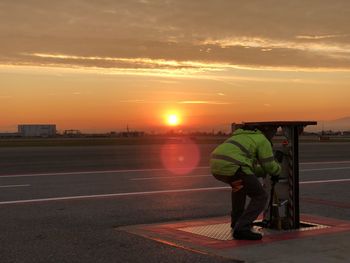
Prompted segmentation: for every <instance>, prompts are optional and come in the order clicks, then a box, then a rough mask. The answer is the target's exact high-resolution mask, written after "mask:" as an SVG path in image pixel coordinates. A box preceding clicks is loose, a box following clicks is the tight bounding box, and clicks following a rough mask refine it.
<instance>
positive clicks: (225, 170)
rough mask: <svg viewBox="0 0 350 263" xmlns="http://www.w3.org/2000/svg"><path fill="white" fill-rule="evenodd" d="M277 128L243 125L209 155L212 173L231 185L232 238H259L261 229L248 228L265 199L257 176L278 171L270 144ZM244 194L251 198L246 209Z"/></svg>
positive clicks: (276, 175) (261, 208)
mask: <svg viewBox="0 0 350 263" xmlns="http://www.w3.org/2000/svg"><path fill="white" fill-rule="evenodd" d="M276 131H277V127H271V126H248V125H243V126H242V128H240V129H237V130H236V131H235V132H234V133H233V135H232V136H231V137H230V138H229V139H228V140H226V141H225V142H224V143H222V144H221V145H219V146H218V147H216V149H215V150H214V151H213V153H212V155H211V160H210V167H211V172H212V174H213V176H214V177H215V178H216V179H218V180H220V181H223V182H225V183H227V184H229V185H230V186H231V187H232V214H231V227H232V228H233V237H234V238H235V239H247V240H260V239H261V238H262V235H261V234H260V233H256V232H253V231H251V227H252V223H253V222H254V220H256V218H257V217H258V216H259V214H260V213H261V212H262V211H263V210H264V208H265V205H266V202H267V199H268V194H267V193H266V191H265V190H264V189H263V187H262V185H261V183H260V182H259V180H258V178H257V177H259V176H265V175H266V174H270V175H271V176H272V177H273V178H274V179H276V178H278V176H279V174H280V173H281V170H282V169H281V165H280V164H279V163H277V162H276V161H275V158H274V156H273V150H272V144H271V139H272V137H273V136H274V135H275V133H276ZM246 195H248V196H249V197H250V198H251V201H250V203H249V205H248V207H247V208H246V209H245V208H244V207H245V200H246Z"/></svg>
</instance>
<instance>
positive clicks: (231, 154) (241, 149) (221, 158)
mask: <svg viewBox="0 0 350 263" xmlns="http://www.w3.org/2000/svg"><path fill="white" fill-rule="evenodd" d="M210 168H211V172H212V173H213V174H218V175H226V176H232V175H234V174H235V173H236V171H237V170H238V169H239V168H241V169H242V171H243V172H244V173H246V174H255V175H257V176H262V175H263V174H270V175H279V174H280V173H281V166H280V164H279V163H277V162H276V161H275V159H274V156H273V151H272V146H271V143H270V141H269V140H268V139H267V138H266V137H265V136H264V135H263V134H262V133H261V132H260V131H259V130H255V131H251V130H243V129H238V130H236V131H235V132H234V133H233V135H232V136H231V137H230V138H229V139H228V140H226V141H225V142H224V143H222V144H220V145H219V146H218V147H216V148H215V150H214V151H213V152H212V155H211V159H210Z"/></svg>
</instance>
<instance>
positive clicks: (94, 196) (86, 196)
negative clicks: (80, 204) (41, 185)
mask: <svg viewBox="0 0 350 263" xmlns="http://www.w3.org/2000/svg"><path fill="white" fill-rule="evenodd" d="M227 189H231V187H228V186H223V187H206V188H190V189H176V190H159V191H146V192H130V193H116V194H99V195H78V196H66V197H54V198H41V199H28V200H17V201H3V202H0V205H8V204H24V203H39V202H49V201H62V200H74V199H91V198H103V197H121V196H137V195H154V194H171V193H186V192H202V191H216V190H227Z"/></svg>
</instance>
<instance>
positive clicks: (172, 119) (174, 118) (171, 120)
mask: <svg viewBox="0 0 350 263" xmlns="http://www.w3.org/2000/svg"><path fill="white" fill-rule="evenodd" d="M166 122H167V124H168V125H170V126H177V125H179V124H180V118H179V116H178V115H177V114H169V115H167V117H166Z"/></svg>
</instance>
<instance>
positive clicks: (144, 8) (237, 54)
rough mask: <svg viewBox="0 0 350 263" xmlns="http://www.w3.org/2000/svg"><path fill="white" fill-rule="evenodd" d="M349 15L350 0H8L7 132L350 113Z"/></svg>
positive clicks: (219, 123)
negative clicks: (28, 127) (37, 126)
mask: <svg viewBox="0 0 350 263" xmlns="http://www.w3.org/2000/svg"><path fill="white" fill-rule="evenodd" d="M349 25H350V1H347V0H334V1H328V0H327V1H326V0H317V1H316V0H308V1H305V0H294V1H284V0H251V1H250V0H240V1H239V0H215V1H212V0H201V1H196V0H162V1H161V0H154V1H151V0H118V1H115V0H85V1H83V0H69V1H67V0H61V1H47V0H16V1H13V0H0V112H1V119H0V131H14V130H16V129H17V124H31V123H54V124H56V125H57V128H58V130H60V131H63V130H65V129H79V130H82V131H86V132H104V131H121V130H125V129H126V127H129V129H131V130H145V131H155V132H156V131H160V130H164V129H169V128H170V127H167V124H166V118H167V117H166V116H168V115H169V114H176V115H178V118H179V120H180V125H179V127H178V129H183V130H189V131H206V130H210V131H211V130H220V129H222V130H225V129H229V127H230V124H231V123H232V122H242V121H268V120H317V121H319V122H320V123H321V122H323V121H328V120H334V119H339V118H344V117H348V116H350V103H349V101H350V27H349ZM172 128H173V127H172Z"/></svg>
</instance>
